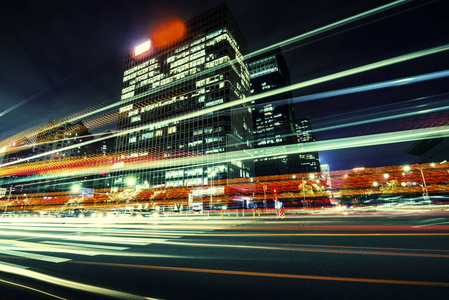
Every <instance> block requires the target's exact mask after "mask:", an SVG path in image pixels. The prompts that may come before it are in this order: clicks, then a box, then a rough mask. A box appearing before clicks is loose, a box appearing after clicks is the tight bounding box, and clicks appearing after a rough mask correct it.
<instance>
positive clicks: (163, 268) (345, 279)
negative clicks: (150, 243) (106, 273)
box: [70, 261, 449, 287]
mask: <svg viewBox="0 0 449 300" xmlns="http://www.w3.org/2000/svg"><path fill="white" fill-rule="evenodd" d="M70 263H76V264H86V265H95V266H107V267H122V268H131V269H133V268H140V269H151V270H160V271H178V272H194V273H207V274H223V275H239V276H259V277H272V278H292V279H309V280H323V281H343V282H358V283H379V284H400V285H420V286H440V287H449V283H448V282H431V281H411V280H392V279H370V278H350V277H335V276H315V275H299V274H280V273H263V272H248V271H232V270H216V269H198V268H182V267H168V266H150V265H132V264H118V263H103V262H87V261H71V262H70Z"/></svg>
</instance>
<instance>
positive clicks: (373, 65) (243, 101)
mask: <svg viewBox="0 0 449 300" xmlns="http://www.w3.org/2000/svg"><path fill="white" fill-rule="evenodd" d="M447 50H449V44H446V45H443V46H439V47H434V48H430V49H425V50H421V51H416V52H412V53H408V54H404V55H401V56H397V57H393V58H389V59H385V60H381V61H378V62H375V63H371V64H367V65H364V66H360V67H356V68H352V69H349V70H345V71H341V72H337V73H334V74H331V75H326V76H323V77H319V78H316V79H312V80H307V81H304V82H300V83H296V84H292V85H290V86H287V87H282V88H278V89H275V90H271V91H267V92H265V93H261V94H258V95H254V96H251V97H247V98H244V99H240V100H235V101H232V102H230V103H225V104H221V105H217V106H214V107H210V108H207V109H203V110H201V111H196V112H193V113H190V114H186V115H182V116H178V117H174V118H171V119H168V120H164V121H160V122H155V123H151V124H147V125H144V126H141V127H137V128H132V129H127V130H124V131H121V132H119V133H116V134H111V135H109V136H106V137H103V138H99V139H95V140H94V141H88V142H82V143H79V144H75V145H71V146H67V147H64V148H61V149H56V150H52V151H48V152H45V153H42V154H37V155H34V156H31V157H28V158H24V159H22V160H20V161H13V162H9V163H6V164H3V165H2V166H1V168H4V167H6V166H10V165H14V164H17V163H20V162H24V161H28V160H32V159H36V158H39V157H43V156H46V155H49V154H53V153H57V152H60V151H63V150H69V149H74V148H78V147H82V146H85V145H89V144H91V143H93V142H99V141H102V140H106V139H109V138H113V137H118V136H122V135H126V134H130V133H134V132H138V131H141V130H144V129H150V128H154V127H157V126H161V125H164V124H169V123H173V122H180V121H183V120H186V119H190V118H196V117H200V116H203V115H204V114H207V113H212V112H216V111H221V110H225V109H230V108H233V107H235V106H240V105H242V104H246V103H250V102H251V101H255V100H259V99H263V98H265V97H270V96H274V95H278V94H280V93H285V92H289V91H293V90H297V89H301V88H305V87H309V86H312V85H316V84H320V83H324V82H327V81H331V80H335V79H339V78H344V77H347V76H351V75H356V74H359V73H362V72H367V71H371V70H375V69H378V68H382V67H385V66H389V65H393V64H397V63H401V62H405V61H409V60H413V59H417V58H421V57H425V56H427V55H432V54H436V53H440V52H444V51H447ZM428 138H431V137H428ZM390 143H391V142H390ZM361 144H367V143H361ZM296 146H297V145H296ZM344 148H347V147H344ZM340 149H341V148H340ZM329 150H330V149H329ZM315 151H318V150H315Z"/></svg>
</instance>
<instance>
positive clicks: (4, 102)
mask: <svg viewBox="0 0 449 300" xmlns="http://www.w3.org/2000/svg"><path fill="white" fill-rule="evenodd" d="M389 2H391V1H374V0H364V1H357V0H353V1H344V0H328V1H324V0H319V1H245V0H243V1H227V3H228V4H229V6H230V8H231V10H232V11H233V13H234V15H235V17H236V19H237V21H238V23H239V26H240V30H241V32H242V34H243V36H244V37H245V39H246V40H247V42H248V45H249V50H250V51H255V50H258V49H260V48H263V47H266V46H269V45H271V44H273V43H276V42H280V41H282V40H285V39H287V38H290V37H293V36H295V35H298V34H301V33H305V32H307V31H310V30H313V29H316V28H318V27H321V26H324V25H327V24H330V23H332V22H335V21H338V20H341V19H343V18H347V17H350V16H352V15H354V14H357V13H360V12H363V11H366V10H368V9H372V8H374V7H377V6H380V5H382V4H385V3H389ZM220 3H222V1H215V0H212V1H211V0H209V1H135V0H129V1H105V0H100V1H84V0H80V1H20V2H19V1H10V3H8V4H1V10H0V14H1V15H0V25H1V33H0V38H1V47H0V66H1V72H0V77H1V78H0V79H1V80H0V88H1V89H0V140H4V139H6V138H8V137H10V136H13V135H15V134H17V133H20V132H22V131H24V130H26V129H28V128H30V127H33V126H37V125H40V124H43V123H45V122H48V121H49V120H51V119H54V118H58V117H61V116H66V115H70V114H72V113H74V112H77V111H80V110H83V109H86V108H90V107H93V106H96V105H99V104H105V103H113V102H116V101H118V100H119V97H120V90H121V81H122V75H123V67H124V57H125V51H127V50H128V49H131V48H133V47H134V46H135V45H137V44H139V43H140V42H141V41H143V40H145V39H146V37H148V36H151V33H152V32H154V30H155V29H156V28H158V27H159V26H160V25H161V24H163V23H164V20H166V19H168V18H170V17H173V16H177V17H179V18H181V20H188V19H190V18H192V17H195V16H196V15H198V14H201V13H203V12H205V11H207V10H208V9H210V8H212V7H214V6H216V5H218V4H220ZM428 3H430V4H428ZM447 3H448V1H443V0H442V1H411V2H410V3H407V4H405V5H403V6H400V7H398V8H395V9H392V10H391V11H388V12H384V13H381V14H379V15H376V16H373V17H369V18H367V19H366V20H363V21H358V22H356V23H354V24H352V25H347V26H344V27H342V28H340V29H336V30H333V31H331V32H329V33H327V34H322V35H319V36H317V37H315V38H312V39H309V40H307V41H305V42H303V43H297V44H294V45H289V46H287V47H285V48H283V50H284V51H285V56H286V59H287V62H288V64H289V68H290V72H291V81H292V83H296V82H301V81H303V80H308V79H313V78H316V77H319V76H323V75H327V74H332V73H334V72H339V71H343V70H345V69H349V68H353V67H357V66H360V65H364V64H368V63H372V62H375V61H378V60H382V59H386V58H390V57H394V56H397V55H401V54H406V53H409V52H412V51H418V50H422V49H426V48H431V47H436V46H440V45H444V44H449V18H448V17H447V12H448V10H447V9H446V7H445V4H447ZM446 69H449V55H448V54H447V53H443V54H437V55H432V56H430V57H426V58H422V59H417V60H414V61H411V62H408V63H402V64H398V65H395V66H392V67H388V68H383V69H381V70H376V71H372V72H368V73H366V74H361V75H357V76H351V77H348V78H345V79H339V80H335V81H333V82H330V83H328V84H322V85H318V86H314V87H309V88H306V89H303V90H298V91H295V93H294V95H295V96H301V95H308V94H312V93H317V92H323V91H328V90H334V89H340V88H344V87H351V86H356V85H361V84H367V83H373V82H378V81H385V80H390V79H395V78H402V77H407V76H413V75H419V74H424V73H429V72H434V71H438V70H446ZM448 83H449V82H448V80H447V79H444V80H439V81H433V82H426V83H422V84H416V85H413V86H404V87H399V88H389V89H385V90H382V91H376V92H369V93H358V94H353V95H349V96H340V97H333V98H328V99H322V100H315V101H311V102H307V103H301V104H298V105H296V106H295V112H296V114H297V116H298V117H304V116H308V117H311V120H312V124H313V126H314V127H316V128H320V127H323V126H324V125H323V124H324V123H323V122H325V121H326V122H329V121H338V120H340V121H343V122H344V120H345V117H348V116H349V117H351V116H357V117H362V116H363V117H364V118H369V117H370V114H371V113H373V112H377V111H379V110H382V109H384V108H382V106H383V105H389V104H391V105H393V107H394V108H400V107H402V108H403V107H404V106H407V105H409V102H408V100H411V99H414V98H417V97H427V96H431V95H435V94H442V93H447V92H449V84H448ZM19 103H26V104H24V105H22V106H20V107H18V108H17V109H14V110H11V111H9V112H8V110H9V109H10V108H11V107H14V106H15V105H17V104H19ZM410 109H413V107H412V106H410ZM359 110H364V111H363V113H361V112H359ZM354 111H355V113H352V115H351V112H354ZM342 113H349V114H348V115H343V116H342V115H341V114H342ZM407 126H408V127H407ZM423 126H424V125H423ZM418 127H420V124H419V123H417V121H416V120H401V121H390V122H389V123H375V124H373V125H371V126H370V127H367V126H361V127H357V128H353V127H351V128H347V129H345V130H340V131H335V130H334V131H326V132H319V133H317V138H318V140H324V139H330V138H335V137H345V136H354V135H362V134H371V133H377V132H385V131H388V130H403V129H410V128H418ZM408 146H409V144H408V145H404V144H399V145H396V146H395V147H392V146H389V147H387V148H385V147H383V148H382V147H371V148H367V149H364V150H363V151H357V149H355V150H340V151H335V152H323V153H320V155H321V158H322V162H323V163H329V164H330V165H331V169H342V168H352V167H356V166H360V165H363V166H380V165H397V164H403V163H412V162H418V161H419V158H417V157H412V156H408V155H405V154H404V150H405V149H407V147H408Z"/></svg>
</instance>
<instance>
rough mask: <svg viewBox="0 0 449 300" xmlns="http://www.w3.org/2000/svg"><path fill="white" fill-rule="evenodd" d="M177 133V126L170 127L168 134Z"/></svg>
mask: <svg viewBox="0 0 449 300" xmlns="http://www.w3.org/2000/svg"><path fill="white" fill-rule="evenodd" d="M175 132H176V126H172V127H168V130H167V133H168V134H170V133H175Z"/></svg>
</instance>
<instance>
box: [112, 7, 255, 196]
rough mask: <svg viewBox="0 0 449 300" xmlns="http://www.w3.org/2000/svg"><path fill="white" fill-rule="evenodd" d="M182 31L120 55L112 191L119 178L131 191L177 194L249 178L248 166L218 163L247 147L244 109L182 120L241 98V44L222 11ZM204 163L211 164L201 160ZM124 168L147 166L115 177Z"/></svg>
mask: <svg viewBox="0 0 449 300" xmlns="http://www.w3.org/2000/svg"><path fill="white" fill-rule="evenodd" d="M185 29H186V30H185V34H184V36H183V37H181V38H179V39H178V40H177V41H174V42H173V43H171V44H168V45H163V46H160V47H155V48H150V49H149V50H148V51H146V52H144V53H142V54H140V55H138V56H136V55H135V52H134V50H131V51H129V52H128V53H127V56H126V63H125V71H124V76H123V85H122V95H121V102H122V103H121V106H120V110H119V113H120V114H119V121H118V130H119V131H120V132H124V131H127V130H128V131H129V133H127V134H123V135H121V136H120V137H118V138H117V144H116V150H117V153H118V158H117V162H116V169H117V172H116V174H115V176H114V182H113V186H114V187H113V189H114V188H118V187H122V186H126V180H127V178H133V180H135V183H136V185H146V186H150V185H151V186H153V187H180V186H201V185H208V184H209V183H210V180H211V179H227V178H238V177H248V176H250V175H251V172H252V169H251V164H248V163H245V162H240V161H239V162H236V161H233V162H227V161H226V159H223V158H225V157H226V153H227V152H230V151H236V150H242V149H247V148H251V147H252V145H251V142H250V141H251V140H252V132H251V128H252V119H251V112H250V110H249V109H248V108H247V107H242V106H240V107H235V108H232V109H230V110H229V109H227V110H221V111H215V112H205V113H204V114H200V115H199V116H195V117H189V114H191V113H194V112H198V111H202V110H204V109H208V108H210V107H213V106H217V105H222V104H226V103H229V102H231V101H234V100H237V99H240V98H244V97H246V96H248V95H249V72H248V69H247V67H246V65H245V64H244V63H243V55H244V54H245V52H246V43H245V41H244V40H243V38H242V37H241V35H240V33H239V31H238V29H237V25H236V23H235V20H234V18H233V17H232V15H231V13H230V11H229V9H228V7H227V6H226V5H221V6H218V7H216V8H214V9H212V10H211V11H208V12H206V13H205V14H203V15H200V16H198V17H196V18H194V19H192V20H190V21H188V22H186V23H185ZM217 154H222V155H217ZM211 155H214V157H215V158H214V161H213V162H212V163H211V162H210V159H205V160H202V159H201V158H202V157H204V158H205V157H207V156H211ZM193 157H195V158H196V159H195V160H191V159H189V158H193ZM130 160H131V161H132V160H136V161H139V160H145V161H154V164H152V165H151V167H148V168H147V169H144V170H120V168H121V166H122V165H123V162H124V161H126V162H128V161H130ZM162 161H163V162H164V164H163V166H162V165H160V166H159V164H158V162H162ZM191 161H194V162H193V163H192V162H191Z"/></svg>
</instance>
